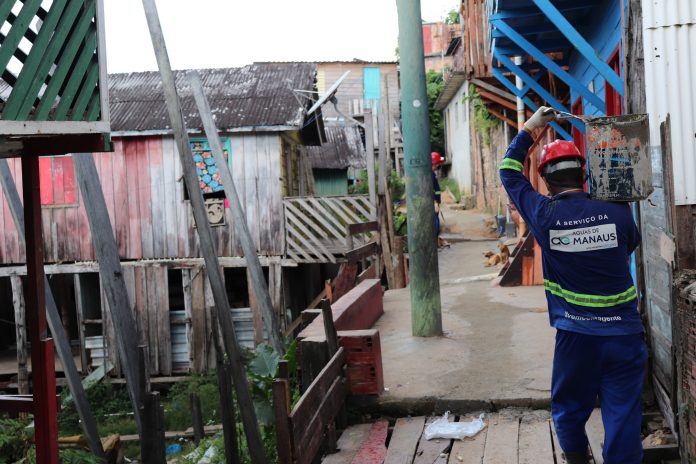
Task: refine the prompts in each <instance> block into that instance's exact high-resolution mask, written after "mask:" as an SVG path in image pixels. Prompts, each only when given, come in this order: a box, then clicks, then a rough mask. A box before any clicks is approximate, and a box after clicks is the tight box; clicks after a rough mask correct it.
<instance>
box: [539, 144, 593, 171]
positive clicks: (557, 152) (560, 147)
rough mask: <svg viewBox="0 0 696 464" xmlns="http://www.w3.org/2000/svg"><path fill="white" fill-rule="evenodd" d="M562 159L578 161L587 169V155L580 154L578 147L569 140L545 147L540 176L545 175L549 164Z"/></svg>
mask: <svg viewBox="0 0 696 464" xmlns="http://www.w3.org/2000/svg"><path fill="white" fill-rule="evenodd" d="M562 159H577V160H579V161H580V164H581V165H582V167H583V168H584V167H585V155H583V154H582V153H580V150H578V147H577V146H575V144H574V143H573V142H570V141H568V140H554V141H553V142H551V143H549V144H547V145H546V146H544V149H543V150H541V158H540V160H539V168H538V169H539V175H541V176H543V175H544V168H545V167H546V165H547V164H549V163H551V162H554V161H559V160H562Z"/></svg>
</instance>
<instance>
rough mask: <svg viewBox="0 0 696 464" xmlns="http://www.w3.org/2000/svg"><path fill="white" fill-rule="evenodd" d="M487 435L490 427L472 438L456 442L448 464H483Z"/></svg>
mask: <svg viewBox="0 0 696 464" xmlns="http://www.w3.org/2000/svg"><path fill="white" fill-rule="evenodd" d="M460 419H461V418H460ZM487 435H488V427H486V428H484V429H483V430H481V431H480V432H479V433H478V434H476V435H475V436H473V437H471V438H464V439H463V440H454V443H453V444H452V450H451V451H450V455H449V461H448V464H481V462H482V461H483V451H484V448H485V446H486V437H487Z"/></svg>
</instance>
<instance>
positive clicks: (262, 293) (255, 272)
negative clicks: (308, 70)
mask: <svg viewBox="0 0 696 464" xmlns="http://www.w3.org/2000/svg"><path fill="white" fill-rule="evenodd" d="M188 80H189V84H190V85H191V89H192V90H193V97H194V99H195V100H196V106H197V107H198V112H199V113H200V116H201V121H202V122H203V128H204V129H205V135H206V136H207V137H208V143H209V144H210V149H211V151H212V152H213V157H214V158H215V164H216V165H217V167H218V172H219V173H220V178H221V180H222V185H223V187H224V191H225V196H226V197H227V201H228V202H229V205H230V210H231V211H232V217H233V222H234V225H235V227H236V232H237V237H238V238H239V241H240V243H241V245H242V250H244V257H245V258H246V260H247V272H248V275H249V277H250V278H251V284H252V285H253V286H254V293H255V295H256V302H257V304H258V307H259V310H260V312H261V315H262V316H263V323H264V324H265V326H266V332H267V334H268V340H269V342H270V344H271V346H273V349H275V350H276V352H278V353H279V354H280V355H282V354H283V353H284V352H285V347H284V345H283V341H282V340H281V338H280V322H279V321H278V315H277V314H276V313H275V312H274V311H273V303H272V301H271V295H270V292H269V290H268V284H267V283H266V278H265V277H264V275H263V269H261V263H260V262H259V257H258V255H257V253H256V246H255V245H254V242H253V240H252V239H251V233H250V232H249V226H248V224H247V220H246V215H245V214H244V210H243V209H242V204H241V203H240V201H239V195H237V187H236V186H235V184H234V179H233V178H232V172H231V171H230V167H229V165H228V164H227V162H226V159H225V155H224V153H223V149H222V142H221V141H220V136H219V134H218V129H217V127H216V126H215V121H214V120H213V113H212V111H211V110H210V105H209V104H208V99H207V97H206V96H205V93H204V91H203V82H202V81H201V78H200V76H199V75H198V73H197V72H195V71H192V72H190V73H189V75H188ZM192 162H193V161H191V163H192Z"/></svg>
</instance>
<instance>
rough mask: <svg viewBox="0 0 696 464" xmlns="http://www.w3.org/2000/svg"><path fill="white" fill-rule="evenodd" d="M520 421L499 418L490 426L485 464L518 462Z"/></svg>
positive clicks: (484, 458) (484, 457)
mask: <svg viewBox="0 0 696 464" xmlns="http://www.w3.org/2000/svg"><path fill="white" fill-rule="evenodd" d="M519 429H520V421H519V419H506V418H502V417H499V418H498V419H497V420H491V421H490V422H489V424H488V435H487V437H486V447H485V450H484V455H483V464H511V463H512V464H514V463H516V462H517V439H518V435H519Z"/></svg>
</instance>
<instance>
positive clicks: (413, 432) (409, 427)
mask: <svg viewBox="0 0 696 464" xmlns="http://www.w3.org/2000/svg"><path fill="white" fill-rule="evenodd" d="M424 425H425V417H422V416H420V417H409V418H399V419H397V420H396V425H394V431H393V432H392V436H391V440H390V441H389V447H388V448H387V455H386V457H385V458H384V464H405V463H410V462H412V461H413V457H414V456H415V453H416V447H417V446H418V440H419V439H420V437H421V434H422V433H423V426H424Z"/></svg>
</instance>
